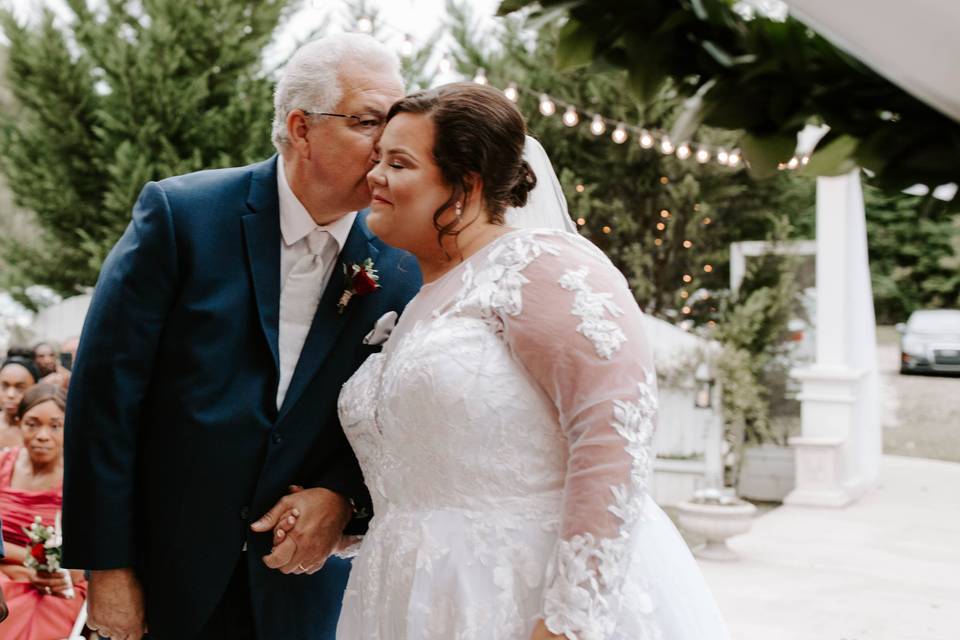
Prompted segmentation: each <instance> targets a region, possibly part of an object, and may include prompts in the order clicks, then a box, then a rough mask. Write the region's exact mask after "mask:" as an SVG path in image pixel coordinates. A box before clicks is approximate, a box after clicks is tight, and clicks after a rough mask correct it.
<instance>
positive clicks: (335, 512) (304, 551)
mask: <svg viewBox="0 0 960 640" xmlns="http://www.w3.org/2000/svg"><path fill="white" fill-rule="evenodd" d="M291 491H292V492H293V493H290V494H289V495H286V496H284V497H283V498H281V499H280V501H279V502H278V503H277V504H276V505H274V507H273V508H272V509H270V511H268V512H267V513H266V514H265V515H264V516H263V517H262V518H260V519H259V520H257V521H256V522H254V523H253V524H252V525H250V528H251V529H253V530H254V531H257V532H260V533H263V532H266V531H270V530H272V529H274V528H277V535H275V537H274V545H275V546H274V548H273V550H272V551H271V552H270V554H269V555H267V556H264V558H263V562H264V564H266V565H267V566H268V567H270V568H271V569H279V570H280V571H282V572H283V573H297V574H300V573H309V574H313V573H316V572H317V571H319V570H320V569H321V568H322V567H323V564H324V563H325V562H326V561H327V558H328V557H330V554H331V553H333V552H334V550H336V548H337V545H338V544H339V542H340V536H341V534H342V533H343V529H344V527H346V526H347V523H348V522H350V515H351V509H350V503H349V502H348V501H347V499H346V498H344V497H343V496H341V495H340V494H338V493H334V492H333V491H330V490H328V489H322V488H317V489H300V488H299V487H291ZM284 521H285V522H287V523H289V524H290V525H292V524H293V523H294V522H295V523H296V527H295V528H293V530H291V531H289V533H286V532H285V533H284V534H280V531H283V528H279V527H278V525H279V524H280V523H281V522H284Z"/></svg>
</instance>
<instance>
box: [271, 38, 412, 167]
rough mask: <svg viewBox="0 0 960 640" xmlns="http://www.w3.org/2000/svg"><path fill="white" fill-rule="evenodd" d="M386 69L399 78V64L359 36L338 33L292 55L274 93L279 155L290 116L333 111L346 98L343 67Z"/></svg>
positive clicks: (390, 54) (275, 141) (393, 56)
mask: <svg viewBox="0 0 960 640" xmlns="http://www.w3.org/2000/svg"><path fill="white" fill-rule="evenodd" d="M347 62H352V63H355V64H357V65H358V66H362V67H364V68H368V69H369V68H384V69H387V70H390V71H394V72H396V74H397V77H398V78H399V77H400V60H399V59H398V58H397V56H396V54H395V53H393V52H392V51H390V50H389V49H387V48H386V47H385V46H384V45H383V44H381V43H380V42H378V41H377V40H376V39H374V38H372V37H370V36H368V35H364V34H360V33H338V34H335V35H331V36H326V37H324V38H320V39H319V40H314V41H313V42H308V43H307V44H305V45H303V46H302V47H300V48H299V49H297V51H296V53H294V54H293V57H292V58H290V61H289V62H288V63H287V66H286V68H285V69H284V72H283V77H282V78H280V81H279V82H277V87H276V89H275V90H274V93H273V133H272V135H271V138H272V140H273V145H274V146H275V147H276V148H277V150H278V151H282V150H283V147H284V146H286V144H287V143H288V142H289V138H288V137H287V116H288V115H289V114H290V112H291V111H293V110H294V109H305V110H309V111H332V110H333V109H334V107H336V105H337V103H338V102H340V99H341V98H342V97H343V88H342V87H341V84H340V72H341V67H342V66H343V65H344V63H347Z"/></svg>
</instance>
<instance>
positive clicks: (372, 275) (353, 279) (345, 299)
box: [337, 258, 380, 313]
mask: <svg viewBox="0 0 960 640" xmlns="http://www.w3.org/2000/svg"><path fill="white" fill-rule="evenodd" d="M343 275H344V285H343V295H341V296H340V301H339V302H338V303H337V312H338V313H343V312H344V310H346V308H347V305H348V304H350V299H351V298H353V296H365V295H367V294H368V293H373V292H374V291H376V290H377V289H379V288H380V276H378V275H377V270H376V269H374V268H373V260H371V259H370V258H367V259H366V260H364V261H363V262H362V263H361V264H357V263H356V262H354V263H351V264H345V265H343Z"/></svg>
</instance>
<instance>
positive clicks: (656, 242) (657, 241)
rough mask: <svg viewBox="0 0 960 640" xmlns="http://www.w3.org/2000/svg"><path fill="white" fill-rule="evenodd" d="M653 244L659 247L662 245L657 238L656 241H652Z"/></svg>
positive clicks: (661, 241)
mask: <svg viewBox="0 0 960 640" xmlns="http://www.w3.org/2000/svg"><path fill="white" fill-rule="evenodd" d="M653 244H655V245H657V246H658V247H659V246H660V245H662V244H663V240H661V239H660V238H657V239H656V240H654V241H653Z"/></svg>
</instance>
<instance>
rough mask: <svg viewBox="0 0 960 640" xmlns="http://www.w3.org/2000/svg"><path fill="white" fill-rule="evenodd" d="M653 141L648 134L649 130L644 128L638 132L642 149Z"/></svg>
mask: <svg viewBox="0 0 960 640" xmlns="http://www.w3.org/2000/svg"><path fill="white" fill-rule="evenodd" d="M654 142H656V141H655V140H654V139H653V136H652V135H650V132H649V131H646V130H644V131H642V132H641V133H640V146H641V147H643V148H644V149H649V148H650V147H652V146H653V144H654Z"/></svg>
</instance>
